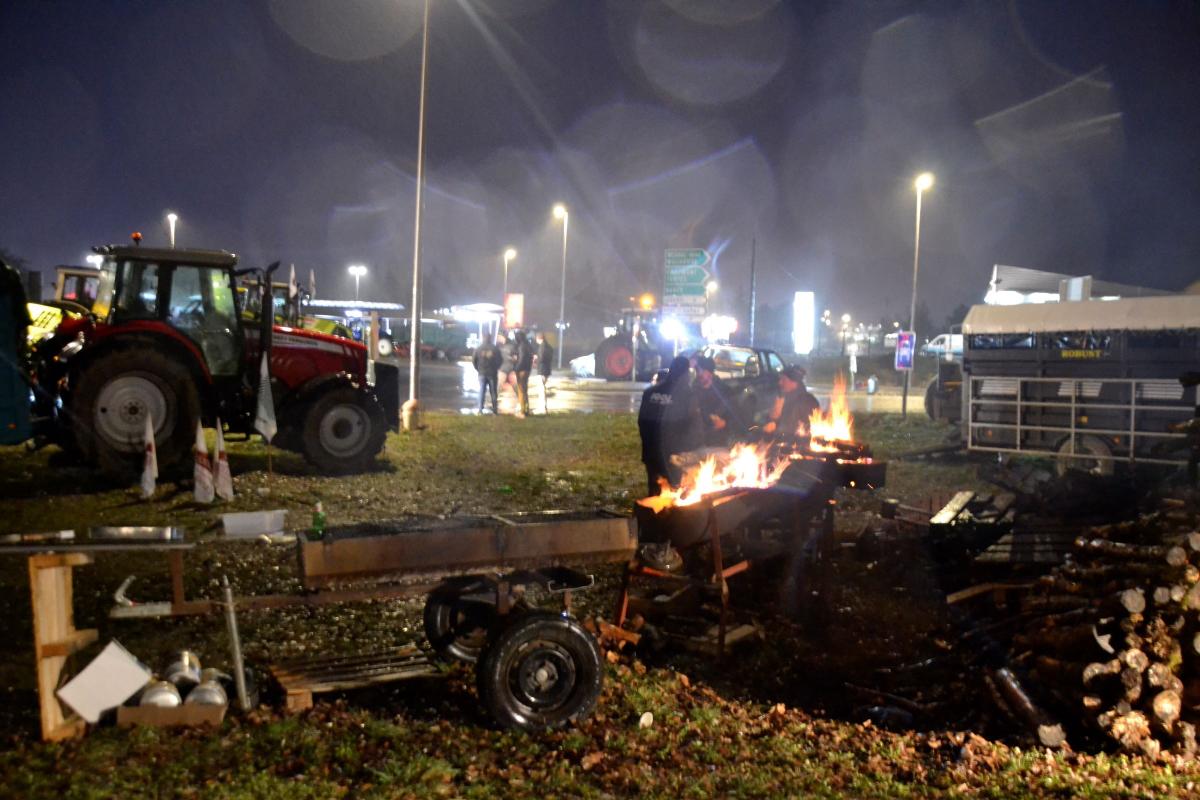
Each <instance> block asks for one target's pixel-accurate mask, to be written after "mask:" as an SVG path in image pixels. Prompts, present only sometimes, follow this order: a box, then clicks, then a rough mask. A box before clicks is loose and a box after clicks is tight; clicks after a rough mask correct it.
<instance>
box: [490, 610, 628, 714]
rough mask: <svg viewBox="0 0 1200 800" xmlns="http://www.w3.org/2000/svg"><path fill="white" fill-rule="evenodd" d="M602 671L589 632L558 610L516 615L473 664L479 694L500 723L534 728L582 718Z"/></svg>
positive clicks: (596, 692) (590, 705) (590, 706)
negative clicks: (558, 612)
mask: <svg viewBox="0 0 1200 800" xmlns="http://www.w3.org/2000/svg"><path fill="white" fill-rule="evenodd" d="M603 678H604V671H603V668H602V664H601V659H600V648H599V646H598V645H597V644H596V640H595V638H593V637H592V635H591V634H590V633H588V632H587V630H585V629H584V627H583V626H582V625H580V624H579V622H578V621H577V620H575V619H573V618H571V617H568V616H566V615H564V614H556V613H553V612H550V611H529V612H526V613H523V614H519V615H517V616H516V617H515V618H514V619H513V621H512V622H511V624H509V625H508V627H506V628H504V629H503V630H502V631H501V632H500V633H499V635H497V636H496V638H495V639H494V640H493V641H492V642H491V643H490V644H489V645H488V647H487V648H486V649H485V650H484V652H483V656H482V658H481V659H480V661H479V663H478V664H477V665H476V680H477V683H478V687H479V699H480V701H481V702H482V703H483V707H484V709H485V710H486V711H487V713H488V714H489V715H490V716H491V718H492V719H493V720H494V721H495V722H496V724H497V725H499V726H500V727H501V728H508V729H513V728H516V729H521V730H527V731H530V730H540V729H546V728H558V727H562V726H564V725H568V724H572V723H574V722H577V721H578V720H580V719H583V718H584V717H586V716H587V715H588V714H590V713H591V711H592V709H593V708H595V706H596V700H597V699H598V698H599V697H600V687H601V683H602V681H603Z"/></svg>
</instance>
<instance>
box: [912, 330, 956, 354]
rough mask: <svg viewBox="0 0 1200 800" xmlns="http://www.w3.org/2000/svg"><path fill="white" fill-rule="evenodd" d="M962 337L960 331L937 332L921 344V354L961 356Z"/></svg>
mask: <svg viewBox="0 0 1200 800" xmlns="http://www.w3.org/2000/svg"><path fill="white" fill-rule="evenodd" d="M962 354H963V337H962V334H961V333H939V334H938V335H937V336H935V337H933V338H932V339H930V340H929V341H928V342H926V343H925V344H923V345H921V355H923V356H938V357H940V358H962Z"/></svg>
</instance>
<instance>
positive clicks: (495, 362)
mask: <svg viewBox="0 0 1200 800" xmlns="http://www.w3.org/2000/svg"><path fill="white" fill-rule="evenodd" d="M503 360H504V357H503V356H502V355H500V348H499V347H497V346H496V345H495V343H493V342H492V341H491V340H489V339H484V340H483V343H482V344H480V345H479V347H477V348H475V357H474V358H473V359H471V361H472V363H473V364H474V365H475V372H477V373H478V374H479V411H480V413H482V412H483V402H484V398H485V397H487V394H488V392H489V391H490V392H491V395H492V413H493V414H498V413H500V411H499V405H498V403H497V401H496V392H497V389H498V388H499V381H500V375H499V372H500V362H501V361H503Z"/></svg>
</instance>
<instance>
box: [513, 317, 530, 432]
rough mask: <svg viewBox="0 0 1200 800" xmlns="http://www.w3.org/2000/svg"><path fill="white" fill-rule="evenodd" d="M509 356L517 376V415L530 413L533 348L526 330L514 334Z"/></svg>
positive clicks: (521, 415)
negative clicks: (530, 376)
mask: <svg viewBox="0 0 1200 800" xmlns="http://www.w3.org/2000/svg"><path fill="white" fill-rule="evenodd" d="M509 357H510V358H511V359H512V362H513V372H514V373H515V374H516V376H517V406H518V409H517V416H518V417H523V416H525V415H526V414H528V413H529V373H530V372H532V371H533V348H532V347H531V346H530V345H529V339H528V338H527V337H526V336H525V331H517V332H516V334H515V335H514V337H513V341H512V344H511V345H509Z"/></svg>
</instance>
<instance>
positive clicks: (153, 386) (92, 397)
mask: <svg viewBox="0 0 1200 800" xmlns="http://www.w3.org/2000/svg"><path fill="white" fill-rule="evenodd" d="M77 381H78V382H77V384H76V386H77V389H76V393H75V401H74V402H73V404H72V406H73V409H74V411H75V415H76V418H75V419H74V420H73V421H72V425H73V428H74V431H75V441H76V443H77V444H78V446H79V449H80V451H81V452H82V453H83V455H84V457H85V458H87V459H88V460H89V461H93V462H95V463H96V464H98V465H99V466H100V468H101V469H102V470H104V471H105V472H107V473H109V474H110V475H113V476H114V477H121V478H128V477H131V476H133V475H136V474H137V472H138V470H139V469H140V467H141V464H142V462H143V459H144V456H145V434H146V420H147V418H149V420H150V424H151V426H152V427H153V430H154V442H155V448H156V451H157V456H158V467H159V469H160V470H163V471H165V470H169V469H171V468H172V467H174V466H176V465H178V464H179V463H181V462H182V461H183V460H184V459H185V458H186V457H187V455H188V453H189V451H190V449H191V445H192V442H193V440H194V437H195V435H196V421H197V420H198V419H199V418H200V398H199V394H198V393H197V391H196V385H195V383H194V382H193V380H192V376H191V375H190V374H189V373H188V371H187V369H186V368H184V367H183V366H181V365H179V364H178V363H176V362H175V361H172V360H171V359H170V358H168V357H167V356H166V355H164V354H163V353H159V352H156V351H154V350H150V349H148V348H147V349H139V350H132V349H128V350H116V351H114V352H112V353H109V354H107V355H103V356H100V357H99V358H97V359H96V360H95V361H93V362H92V363H90V364H89V365H87V366H86V367H85V368H84V370H83V372H82V374H81V375H80V376H79V377H78V378H77Z"/></svg>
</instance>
